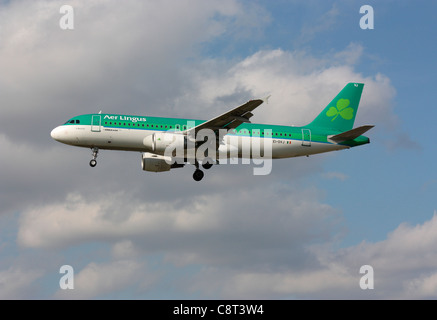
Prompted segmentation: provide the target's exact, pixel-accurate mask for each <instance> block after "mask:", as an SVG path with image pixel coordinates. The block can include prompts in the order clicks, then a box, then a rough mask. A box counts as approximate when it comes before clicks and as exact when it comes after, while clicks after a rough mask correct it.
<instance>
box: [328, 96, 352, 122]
mask: <svg viewBox="0 0 437 320" xmlns="http://www.w3.org/2000/svg"><path fill="white" fill-rule="evenodd" d="M349 104H350V101H349V99H339V100H338V101H337V107H331V108H329V110H328V112H326V115H327V116H328V117H334V118H332V120H331V121H334V120H335V119H337V117H338V115H340V116H341V117H342V118H343V119H345V120H351V119H352V118H353V117H354V109H352V108H351V107H348V106H349Z"/></svg>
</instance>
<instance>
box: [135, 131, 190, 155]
mask: <svg viewBox="0 0 437 320" xmlns="http://www.w3.org/2000/svg"><path fill="white" fill-rule="evenodd" d="M143 144H144V146H146V148H148V149H149V150H151V151H152V152H153V153H157V154H161V155H164V153H165V151H166V150H167V148H169V147H170V148H171V149H172V150H169V151H172V152H174V151H175V150H181V151H183V150H186V149H187V136H185V135H183V134H178V133H171V132H156V133H153V134H151V135H148V136H147V137H145V138H144V140H143ZM192 145H193V147H194V146H195V143H194V142H193V143H192Z"/></svg>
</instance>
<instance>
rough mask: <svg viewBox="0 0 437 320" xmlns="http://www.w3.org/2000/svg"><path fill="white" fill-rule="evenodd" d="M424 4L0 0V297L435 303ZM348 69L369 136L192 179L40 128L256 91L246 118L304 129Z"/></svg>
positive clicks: (195, 110) (174, 109) (189, 108)
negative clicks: (94, 153)
mask: <svg viewBox="0 0 437 320" xmlns="http://www.w3.org/2000/svg"><path fill="white" fill-rule="evenodd" d="M64 4H68V5H70V6H71V7H72V8H73V10H74V11H73V12H74V20H73V22H74V29H72V30H64V29H62V28H61V27H60V20H61V19H62V18H63V16H64V14H63V13H60V8H61V7H62V6H63V5H64ZM363 5H370V6H371V7H372V8H373V13H374V26H373V27H374V28H373V29H362V28H361V27H360V20H361V19H362V18H363V16H364V14H363V13H360V8H361V6H363ZM436 10H437V3H436V2H434V1H390V0H385V1H370V0H365V1H364V0H363V1H346V0H327V1H321V0H310V1H297V0H296V1H294V0H277V1H238V0H220V1H215V0H178V1H175V0H172V1H170V0H162V1H139V0H126V1H123V2H121V1H115V0H109V1H107V0H105V1H103V0H87V1H69V2H68V3H67V2H65V1H57V0H50V1H48V0H47V1H45V0H32V1H30V0H12V1H0V107H1V110H2V116H1V117H0V150H1V152H0V164H1V165H0V168H1V169H0V299H278V300H282V299H435V298H436V297H437V250H436V249H435V248H437V203H436V200H435V199H436V198H435V195H436V193H437V175H436V165H435V160H434V159H435V158H436V156H437V152H436V144H435V141H434V140H433V136H432V133H433V131H434V130H433V128H434V127H435V125H436V120H435V119H437V108H436V107H435V103H436V101H437V90H435V85H436V81H435V75H436V74H437V64H436V62H435V57H436V54H437V43H436V41H435V39H436V38H437V23H436V20H435V17H434V15H435V14H434V13H435V12H436ZM348 82H362V83H364V84H365V86H364V91H363V95H362V99H361V103H360V108H359V110H358V114H357V118H356V121H355V126H359V125H365V124H372V125H375V128H373V129H372V130H371V131H369V132H368V133H367V134H366V136H368V137H369V138H370V140H371V143H370V144H368V145H364V146H360V147H357V148H352V149H350V150H344V151H340V152H333V153H327V154H322V155H314V156H310V157H308V158H307V157H303V158H293V159H281V160H275V161H274V162H273V167H272V172H271V173H270V174H269V175H264V176H257V175H253V165H251V164H240V165H230V164H229V165H220V166H214V167H213V168H212V169H210V170H208V171H207V172H206V174H205V178H204V179H203V180H202V181H201V182H200V183H199V182H195V181H194V180H193V179H192V173H193V171H194V168H193V167H192V166H186V167H184V168H181V169H175V170H171V171H170V172H164V173H151V172H143V171H142V170H141V165H140V159H141V158H140V157H141V154H139V153H136V152H120V151H105V150H104V151H101V152H100V153H99V158H98V160H99V163H98V165H97V167H95V168H90V167H89V164H88V163H89V160H90V159H91V151H90V150H88V149H82V148H75V147H70V146H66V145H63V144H60V143H58V142H56V141H54V140H52V139H51V137H50V131H51V130H52V129H53V128H54V127H56V126H58V125H60V124H62V123H64V122H65V121H66V120H68V119H69V118H71V117H73V116H76V115H80V114H85V113H94V112H98V111H100V110H103V112H105V113H118V114H120V113H121V114H133V115H144V116H163V117H183V118H195V119H205V120H206V119H210V118H212V117H214V116H217V115H219V114H221V113H223V112H226V111H228V110H230V109H232V108H234V107H236V106H239V105H241V104H243V103H245V102H246V101H248V100H250V99H256V98H260V97H265V96H267V95H269V94H270V95H271V98H270V99H269V103H268V104H263V105H261V106H260V107H259V108H257V109H256V111H255V112H254V116H253V117H252V118H251V120H252V122H253V123H270V124H281V125H305V124H307V123H309V122H310V121H311V120H312V119H314V117H315V116H316V115H317V114H318V113H319V112H320V111H321V110H323V108H324V107H325V106H326V105H327V104H328V103H329V102H330V101H331V100H332V98H334V97H335V95H336V94H337V93H338V92H339V91H340V90H341V89H342V88H343V87H344V85H345V84H347V83H348ZM63 265H69V266H71V267H72V269H73V272H74V273H73V278H74V288H73V289H63V288H62V286H61V285H60V282H62V280H61V278H62V277H63V275H64V273H60V269H61V267H62V266H63ZM362 266H371V268H372V270H373V278H372V280H373V284H374V286H373V289H362V286H361V285H360V283H361V282H362V280H363V277H365V276H366V275H367V276H369V275H370V274H367V273H366V274H364V273H360V268H361V267H362Z"/></svg>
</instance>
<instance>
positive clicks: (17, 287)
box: [0, 265, 43, 300]
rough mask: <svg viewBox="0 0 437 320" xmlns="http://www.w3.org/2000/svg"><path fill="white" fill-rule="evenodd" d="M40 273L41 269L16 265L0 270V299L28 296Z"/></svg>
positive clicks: (41, 272) (41, 273)
mask: <svg viewBox="0 0 437 320" xmlns="http://www.w3.org/2000/svg"><path fill="white" fill-rule="evenodd" d="M42 275H43V270H35V269H34V270H32V269H29V268H25V269H24V268H22V267H20V266H18V265H14V266H11V267H10V268H8V269H6V270H0V299H2V300H3V299H5V300H6V299H12V300H13V299H25V298H29V293H31V292H29V290H30V288H31V286H32V284H33V282H34V281H35V280H37V279H38V278H40V277H41V276H42Z"/></svg>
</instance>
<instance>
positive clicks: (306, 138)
mask: <svg viewBox="0 0 437 320" xmlns="http://www.w3.org/2000/svg"><path fill="white" fill-rule="evenodd" d="M302 146H304V147H311V130H310V129H302Z"/></svg>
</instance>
